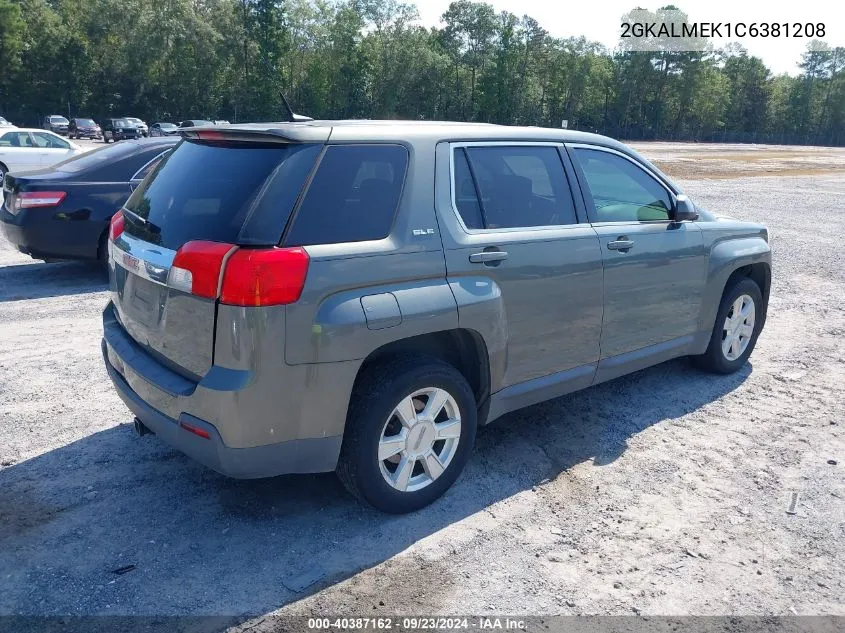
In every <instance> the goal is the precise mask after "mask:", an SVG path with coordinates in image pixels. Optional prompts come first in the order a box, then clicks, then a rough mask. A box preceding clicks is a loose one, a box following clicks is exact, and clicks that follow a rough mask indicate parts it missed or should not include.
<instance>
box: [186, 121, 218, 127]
mask: <svg viewBox="0 0 845 633" xmlns="http://www.w3.org/2000/svg"><path fill="white" fill-rule="evenodd" d="M212 125H214V121H207V120H205V119H188V120H187V121H182V122H181V123H180V124H179V127H209V126H212Z"/></svg>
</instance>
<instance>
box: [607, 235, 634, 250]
mask: <svg viewBox="0 0 845 633" xmlns="http://www.w3.org/2000/svg"><path fill="white" fill-rule="evenodd" d="M633 245H634V242H633V241H631V240H628V239H625V238H623V237H620V238H619V239H618V240H614V241H612V242H608V243H607V247H608V248H609V249H610V250H612V251H627V250H630V249H631V247H632V246H633Z"/></svg>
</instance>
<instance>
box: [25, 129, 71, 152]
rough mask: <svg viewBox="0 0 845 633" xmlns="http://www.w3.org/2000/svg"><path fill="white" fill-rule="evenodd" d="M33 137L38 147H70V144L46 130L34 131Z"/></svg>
mask: <svg viewBox="0 0 845 633" xmlns="http://www.w3.org/2000/svg"><path fill="white" fill-rule="evenodd" d="M32 137H33V139H34V141H35V145H36V146H37V147H47V148H50V149H68V148H70V144H69V143H68V142H67V141H65V140H63V139H60V138H57V137H55V136H53V135H51V134H45V133H44V132H33V133H32Z"/></svg>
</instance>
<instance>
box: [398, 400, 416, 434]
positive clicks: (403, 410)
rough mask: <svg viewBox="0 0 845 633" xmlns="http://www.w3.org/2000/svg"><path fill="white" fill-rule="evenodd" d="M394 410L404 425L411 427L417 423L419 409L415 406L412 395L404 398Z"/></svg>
mask: <svg viewBox="0 0 845 633" xmlns="http://www.w3.org/2000/svg"><path fill="white" fill-rule="evenodd" d="M394 411H395V413H396V416H397V417H398V418H399V421H400V422H401V423H402V426H404V427H407V428H411V427H412V426H414V424H416V423H417V411H416V409H415V408H414V401H413V400H411V396H408V397H407V398H404V399H403V400H402V402H400V403H399V404H398V405H397V406H396V409H394Z"/></svg>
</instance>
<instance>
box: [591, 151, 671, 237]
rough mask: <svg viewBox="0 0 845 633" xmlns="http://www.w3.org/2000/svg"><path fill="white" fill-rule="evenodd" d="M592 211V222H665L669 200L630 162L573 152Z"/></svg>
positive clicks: (607, 154)
mask: <svg viewBox="0 0 845 633" xmlns="http://www.w3.org/2000/svg"><path fill="white" fill-rule="evenodd" d="M575 156H576V158H577V160H578V163H579V164H580V165H581V170H582V171H583V172H584V177H585V178H586V179H587V186H588V187H589V193H590V194H591V195H592V198H593V203H594V204H595V207H596V218H595V219H594V221H595V222H648V221H655V220H663V221H666V220H669V219H670V215H671V212H672V198H671V197H670V195H669V192H668V191H666V188H665V187H664V186H663V185H661V184H660V183H659V182H657V180H655V179H654V178H653V177H652V176H650V175H649V174H648V173H646V172H645V171H644V170H643V169H640V168H639V167H637V166H636V165H634V164H633V163H632V162H631V161H629V160H627V159H626V158H622V157H621V156H617V155H616V154H611V153H610V152H604V151H601V150H594V149H585V148H581V147H578V148H575Z"/></svg>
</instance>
